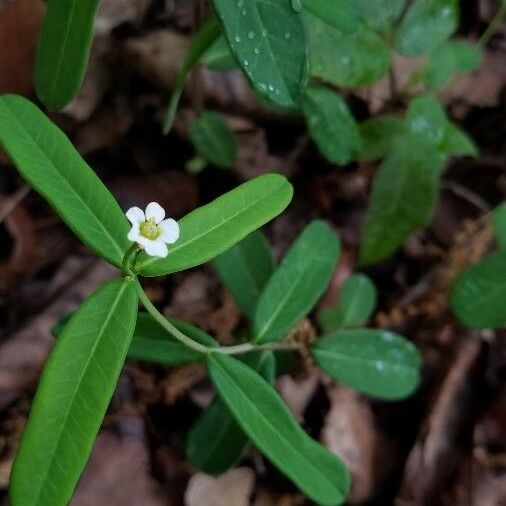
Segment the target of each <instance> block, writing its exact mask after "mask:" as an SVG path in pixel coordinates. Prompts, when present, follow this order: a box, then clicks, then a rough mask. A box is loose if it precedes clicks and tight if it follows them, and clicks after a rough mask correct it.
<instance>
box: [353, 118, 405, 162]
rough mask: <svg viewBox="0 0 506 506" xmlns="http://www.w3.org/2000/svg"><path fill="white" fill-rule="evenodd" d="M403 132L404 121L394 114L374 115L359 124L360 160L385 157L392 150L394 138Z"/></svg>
mask: <svg viewBox="0 0 506 506" xmlns="http://www.w3.org/2000/svg"><path fill="white" fill-rule="evenodd" d="M403 132H404V122H403V121H402V119H400V118H397V117H396V116H388V115H386V116H376V117H375V118H371V119H369V120H367V121H365V122H364V123H362V124H361V125H360V135H361V137H362V151H361V152H360V155H359V158H360V159H361V160H366V161H373V160H378V159H380V158H385V157H386V156H387V155H388V154H390V152H391V151H392V146H393V144H394V141H395V139H396V138H397V137H398V136H399V135H401V134H402V133H403Z"/></svg>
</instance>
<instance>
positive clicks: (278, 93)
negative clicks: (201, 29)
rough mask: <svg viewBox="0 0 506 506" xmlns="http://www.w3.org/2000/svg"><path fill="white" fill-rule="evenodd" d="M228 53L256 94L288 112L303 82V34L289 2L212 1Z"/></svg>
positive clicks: (305, 63) (305, 66) (305, 61)
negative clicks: (226, 43) (229, 52)
mask: <svg viewBox="0 0 506 506" xmlns="http://www.w3.org/2000/svg"><path fill="white" fill-rule="evenodd" d="M212 4H213V6H214V10H215V11H216V14H217V15H218V18H219V19H220V21H221V23H222V25H223V31H224V32H225V36H226V38H227V40H228V43H229V45H230V48H231V50H232V53H233V54H234V55H235V58H236V59H237V62H238V64H239V66H240V67H241V69H242V71H243V72H244V74H245V75H246V77H247V78H248V80H249V81H250V83H251V85H252V86H253V87H254V88H255V90H256V91H257V92H258V93H259V94H260V95H262V96H263V97H265V98H267V99H269V100H271V101H272V102H274V103H275V104H277V105H279V106H282V107H293V106H294V105H296V102H297V100H298V98H299V95H300V94H301V92H302V90H303V89H304V88H305V86H306V83H307V77H308V56H307V47H306V46H307V44H306V32H305V30H304V25H303V22H302V18H301V15H300V14H298V13H297V12H295V11H294V10H293V9H292V7H291V6H290V3H289V2H288V1H286V2H285V1H281V0H247V1H246V0H212Z"/></svg>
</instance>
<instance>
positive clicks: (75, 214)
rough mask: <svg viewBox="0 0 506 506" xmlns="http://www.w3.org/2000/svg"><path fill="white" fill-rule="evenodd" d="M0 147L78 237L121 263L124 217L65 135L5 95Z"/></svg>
mask: <svg viewBox="0 0 506 506" xmlns="http://www.w3.org/2000/svg"><path fill="white" fill-rule="evenodd" d="M0 145H1V146H3V148H4V149H5V151H6V152H7V154H8V155H9V157H10V158H11V160H12V161H13V162H14V164H15V165H16V167H17V169H18V170H19V172H20V173H21V175H22V176H23V177H24V178H25V179H26V180H27V181H28V182H29V183H30V184H31V185H32V186H33V187H34V188H35V189H36V190H37V191H38V192H39V193H40V194H41V195H42V196H43V197H44V198H45V199H47V200H48V201H49V202H50V203H51V205H52V206H53V207H54V208H55V210H56V211H57V212H58V214H59V215H60V216H61V218H62V219H63V220H64V221H65V223H67V225H68V226H69V227H70V228H71V229H72V231H73V232H74V233H75V234H76V235H77V236H78V237H79V238H80V239H81V241H82V242H84V244H86V245H87V246H88V247H89V248H90V249H92V250H93V251H95V252H96V253H97V254H98V255H100V256H102V257H103V258H105V259H106V260H107V261H108V262H111V263H112V264H114V265H116V266H117V267H120V266H121V262H122V260H123V256H124V254H125V252H126V251H127V249H128V247H129V245H130V242H129V241H128V239H127V234H128V230H129V228H130V227H129V224H128V221H127V219H126V216H125V214H124V213H123V211H122V210H121V208H120V207H119V205H118V203H117V202H116V200H115V199H114V197H113V196H112V195H111V194H110V192H109V190H108V189H107V188H106V187H105V186H104V184H103V183H102V182H101V181H100V179H99V178H98V177H97V176H96V174H95V173H94V172H93V171H92V170H91V169H90V167H89V166H88V165H87V164H86V162H84V160H83V159H82V158H81V156H80V155H79V153H78V152H77V151H76V150H75V148H74V147H73V146H72V144H71V142H70V141H69V139H68V138H67V137H66V136H65V134H64V133H63V132H62V131H61V130H60V129H59V128H58V127H57V126H56V125H54V124H53V123H52V122H51V121H50V120H49V119H48V118H47V117H46V116H45V115H44V114H43V113H42V112H41V111H40V110H39V109H38V108H37V107H36V106H35V105H33V104H32V103H31V102H29V101H28V100H26V99H24V98H22V97H18V96H15V95H4V96H2V97H0Z"/></svg>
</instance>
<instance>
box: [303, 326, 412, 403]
mask: <svg viewBox="0 0 506 506" xmlns="http://www.w3.org/2000/svg"><path fill="white" fill-rule="evenodd" d="M312 354H313V357H314V359H315V361H316V363H317V364H318V365H319V366H320V367H321V368H322V369H323V370H324V371H325V372H326V373H327V374H329V375H330V376H332V377H333V378H334V379H335V380H337V381H340V382H342V383H345V384H346V385H348V386H350V387H352V388H355V389H356V390H358V391H360V392H363V393H365V394H367V395H370V396H372V397H379V398H380V399H390V400H394V399H402V398H404V397H407V396H408V395H410V394H411V393H412V392H413V390H414V389H415V388H416V387H417V386H418V383H419V380H420V371H419V369H420V363H421V359H420V355H419V353H418V351H417V349H416V348H415V347H414V346H413V345H412V344H411V343H410V342H409V341H406V340H405V339H404V338H402V337H401V336H399V335H397V334H394V333H392V332H388V331H385V330H379V329H355V330H341V331H339V332H336V333H334V334H331V335H328V336H325V337H323V338H321V339H319V340H318V341H317V342H316V343H315V344H314V345H313V349H312Z"/></svg>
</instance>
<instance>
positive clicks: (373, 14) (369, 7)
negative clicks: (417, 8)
mask: <svg viewBox="0 0 506 506" xmlns="http://www.w3.org/2000/svg"><path fill="white" fill-rule="evenodd" d="M352 2H353V6H354V7H355V9H356V10H357V11H358V12H359V14H360V16H361V17H362V19H363V20H364V22H365V23H366V24H367V25H368V26H370V27H371V28H372V29H373V30H379V31H388V30H390V29H391V27H392V25H393V24H394V22H395V21H397V19H398V18H399V16H400V15H401V13H402V10H403V8H404V5H405V3H406V1H405V0H352Z"/></svg>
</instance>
